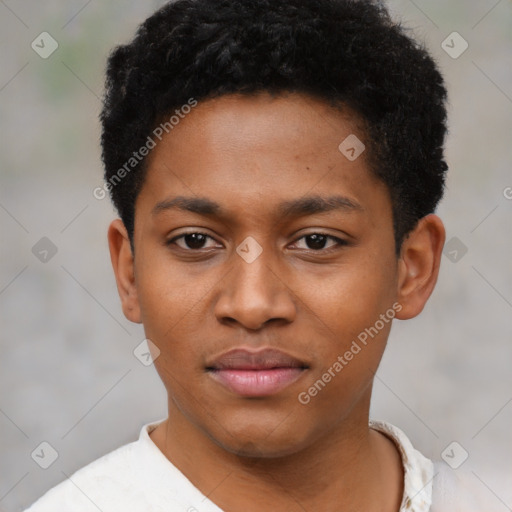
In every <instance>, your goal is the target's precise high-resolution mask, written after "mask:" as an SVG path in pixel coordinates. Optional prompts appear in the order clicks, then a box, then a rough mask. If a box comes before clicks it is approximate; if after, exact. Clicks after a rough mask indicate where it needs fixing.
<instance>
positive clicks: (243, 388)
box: [206, 349, 308, 397]
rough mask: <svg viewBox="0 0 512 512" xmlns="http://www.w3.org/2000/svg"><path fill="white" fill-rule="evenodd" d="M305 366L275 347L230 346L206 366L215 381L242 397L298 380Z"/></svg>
mask: <svg viewBox="0 0 512 512" xmlns="http://www.w3.org/2000/svg"><path fill="white" fill-rule="evenodd" d="M307 369H308V365H307V364H306V363H305V362H303V361H300V360H299V359H297V358H295V357H292V356H290V355H289V354H286V353H285V352H281V351H280V350H276V349H264V350H258V351H253V350H248V349H234V350H230V351H229V352H226V353H225V354H223V355H221V356H220V357H219V358H217V359H215V360H214V361H212V362H211V363H209V364H208V365H207V366H206V371H207V373H208V374H209V375H210V376H211V377H212V378H213V379H214V380H215V381H216V382H218V383H220V384H221V385H223V386H224V387H225V388H227V389H228V390H230V391H231V392H233V393H235V394H237V395H240V396H246V397H263V396H269V395H273V394H276V393H278V392H279V391H281V390H283V389H284V388H286V387H288V386H289V385H291V384H292V383H294V382H295V381H296V380H298V379H299V378H300V377H301V376H302V374H303V373H304V372H305V371H306V370H307Z"/></svg>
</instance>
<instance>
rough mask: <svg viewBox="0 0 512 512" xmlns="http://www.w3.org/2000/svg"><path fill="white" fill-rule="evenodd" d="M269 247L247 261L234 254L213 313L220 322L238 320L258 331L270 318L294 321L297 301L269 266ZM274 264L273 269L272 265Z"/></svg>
mask: <svg viewBox="0 0 512 512" xmlns="http://www.w3.org/2000/svg"><path fill="white" fill-rule="evenodd" d="M268 252H269V250H264V251H263V252H262V254H261V255H260V256H259V257H258V258H257V259H256V260H254V261H252V262H250V263H249V262H247V261H245V260H244V259H243V258H241V257H240V256H239V255H238V254H236V253H235V254H233V257H232V258H233V267H232V270H231V271H230V272H228V274H227V275H226V276H225V279H224V280H223V282H222V283H221V284H220V286H221V292H220V295H219V298H218V300H217V302H216V304H215V316H216V317H217V319H218V320H219V321H220V322H222V323H232V324H233V323H237V324H240V325H242V326H243V327H244V328H246V329H249V330H259V329H261V328H262V327H263V326H264V325H265V324H267V323H270V321H280V322H282V323H290V322H293V320H294V319H295V316H296V302H295V301H294V300H293V299H294V296H293V292H292V290H290V288H289V287H288V286H287V284H286V283H285V282H284V276H283V275H279V274H280V273H279V270H278V266H277V265H275V264H274V265H272V266H271V263H272V262H271V258H269V257H267V255H266V253H267V254H268ZM272 267H273V268H272Z"/></svg>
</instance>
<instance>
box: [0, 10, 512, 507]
mask: <svg viewBox="0 0 512 512" xmlns="http://www.w3.org/2000/svg"><path fill="white" fill-rule="evenodd" d="M162 3H163V2H160V1H153V2H149V1H148V2H112V1H103V2H100V1H98V0H90V1H88V2H87V1H84V0H72V1H70V0H67V1H66V2H64V1H63V0H52V1H45V2H28V1H26V0H4V1H0V58H1V65H0V130H1V137H0V150H1V189H0V226H1V243H0V251H1V254H0V258H1V259H0V261H1V271H0V301H1V310H0V311H1V313H0V314H1V318H0V325H1V329H0V344H1V345H0V347H1V352H0V353H1V358H0V365H1V366H0V390H1V396H0V432H1V437H0V439H1V444H0V464H1V470H0V510H5V511H14V510H21V509H22V508H23V507H25V506H27V505H28V504H29V503H31V502H32V501H33V500H35V499H36V498H37V497H38V496H40V495H41V494H42V493H43V491H45V490H47V489H48V488H50V487H51V486H53V485H55V484H57V483H58V482H60V481H61V480H63V479H64V478H66V475H70V474H71V473H72V472H73V471H75V470H76V469H78V468H79V467H82V466H83V465H85V464H86V463H88V462H90V461H92V460H93V459H95V458H97V457H99V456H100V455H103V454H105V453H106V452H108V451H110V450H112V449H114V448H116V447H118V446H120V445H121V444H124V443H126V442H129V441H131V440H134V439H136V437H137V436H138V432H139V429H140V427H141V426H142V425H143V424H144V423H147V422H149V421H152V420H156V419H160V418H163V417H164V416H165V414H166V407H165V404H166V397H165V394H164V389H163V386H162V385H161V384H160V381H159V379H158V377H157V375H156V372H155V371H154V369H153V367H151V366H150V367H145V366H143V365H142V364H141V363H140V362H139V361H138V360H137V359H136V358H135V357H134V355H133V353H132V352H133V350H134V348H135V347H137V346H138V345H139V343H140V342H141V341H142V340H143V338H144V335H143V331H142V328H141V327H140V326H137V325H133V324H131V323H129V322H128V321H127V320H126V319H125V318H124V317H123V314H122V312H121V308H120V305H119V300H118V296H117V291H116V287H115V281H114V277H113V273H112V270H111V266H110V259H109V254H108V247H107V241H106V229H107V226H108V223H109V221H110V220H111V219H112V218H113V217H114V212H113V210H112V207H111V206H110V204H109V202H108V200H107V199H105V200H103V201H98V200H96V199H95V198H94V197H93V193H92V191H93V189H94V188H95V187H97V186H101V184H102V169H101V164H100V158H99V147H98V137H99V126H98V121H97V116H98V113H99V109H100V101H99V98H100V97H101V93H102V84H103V68H104V63H105V56H106V55H107V53H108V51H109V49H110V48H111V47H112V46H113V45H115V44H117V43H120V42H124V41H126V40H127V39H128V38H129V37H130V35H131V34H132V33H133V31H134V29H135V28H136V26H137V25H138V23H140V22H141V21H142V20H143V19H144V18H145V17H146V16H147V15H149V14H150V13H151V12H152V10H153V9H154V8H156V7H158V6H160V5H162ZM389 5H390V7H391V9H392V11H393V12H394V13H395V14H396V15H398V16H400V17H401V18H403V19H404V23H405V25H406V26H407V27H410V28H411V29H412V30H413V31H414V34H415V35H416V37H417V38H419V39H420V40H421V41H424V42H425V43H426V44H427V46H428V47H429V48H430V50H431V52H432V54H433V55H434V57H435V58H436V60H437V62H438V63H439V65H440V67H441V69H442V71H443V73H444V75H445V77H446V80H447V84H448V87H449V90H450V134H449V138H448V142H447V158H448V163H449V165H450V173H449V179H448V186H447V191H446V196H445V199H444V200H443V203H442V205H441V206H440V208H439V210H438V213H439V214H440V215H441V217H442V218H443V220H444V221H445V225H446V228H447V232H448V240H450V239H451V238H452V237H456V239H455V240H453V241H452V242H450V244H454V245H450V246H449V247H450V252H451V251H453V249H454V248H455V249H456V250H457V251H458V252H457V257H458V260H457V261H452V260H453V256H454V255H455V254H454V253H453V252H452V254H451V255H450V254H448V255H447V256H443V262H442V269H441V276H440V282H439V284H438V286H437V289H436V291H435V292H434V294H433V296H432V298H431V300H430V302H429V304H428V306H427V307H426V309H425V310H424V312H423V313H422V314H421V315H420V316H419V317H418V318H416V319H414V320H411V321H408V322H395V324H394V327H393V331H392V335H391V339H390V344H389V347H388V350H387V352H386V355H385V357H384V360H383V362H382V366H381V368H380V370H379V373H378V378H377V379H376V384H375V395H374V403H373V411H372V416H373V417H374V418H376V419H384V420H388V421H391V422H393V423H395V424H397V425H399V426H400V427H401V428H402V429H403V430H405V432H406V433H407V434H408V435H409V437H410V438H411V440H412V441H413V443H414V444H415V445H416V446H417V447H418V448H419V449H420V450H421V451H423V452H424V453H425V454H426V455H427V456H429V457H432V458H435V459H439V458H440V456H441V452H442V451H443V450H444V449H445V448H446V447H447V446H448V445H449V444H450V443H451V442H452V441H457V442H458V443H460V445H462V446H463V447H464V449H465V450H467V451H468V452H469V458H468V460H467V461H466V462H465V463H464V464H463V466H462V467H461V469H462V468H464V469H467V470H469V471H472V478H473V479H474V485H475V486H477V487H481V488H482V489H485V490H486V491H485V492H488V493H489V498H490V500H491V501H492V502H493V503H495V506H496V510H511V508H510V507H512V486H510V478H511V474H512V471H511V470H512V462H511V460H512V442H511V434H510V432H511V423H512V404H511V401H512V385H511V384H512V373H511V371H510V364H511V362H512V358H511V356H512V348H511V341H512V314H511V313H512V309H511V308H512V271H511V256H510V255H511V249H512V236H511V226H512V222H511V219H512V200H510V199H507V197H506V195H508V196H509V197H512V189H507V187H512V173H511V163H512V154H511V127H512V123H511V121H512V65H511V55H512V41H511V34H512V2H511V1H510V0H501V1H497V0H479V1H471V2H468V1H462V0H460V1H445V0H428V1H426V0H425V1H421V0H415V1H414V2H413V1H412V0H411V1H410V0H393V1H391V2H389ZM43 31H47V32H49V33H50V34H51V35H52V36H53V37H54V38H55V39H56V40H57V41H58V43H59V48H58V50H57V51H56V52H55V53H54V54H53V55H51V56H50V57H49V58H48V59H42V58H41V57H39V56H38V55H37V54H36V53H35V52H34V51H33V50H32V48H31V42H32V41H33V40H34V39H36V37H37V36H38V35H39V34H40V33H41V32H43ZM453 31H457V32H459V33H460V34H461V35H462V36H463V38H464V39H465V40H466V41H467V42H468V43H469V48H468V49H467V51H465V52H464V53H463V54H462V55H461V56H460V57H458V58H457V59H453V58H451V57H450V56H449V55H448V54H447V53H446V52H445V51H444V50H443V49H442V47H441V43H442V42H443V41H444V40H445V39H446V38H447V36H448V35H449V34H451V33H452V32H453ZM376 44H378V41H376ZM450 44H451V43H450ZM454 44H455V43H454ZM457 44H458V43H457ZM456 49H457V46H456ZM507 190H509V192H510V193H509V194H506V191H507ZM43 237H48V238H49V239H50V240H51V241H52V243H53V244H55V246H56V247H57V249H58V252H57V253H56V255H55V256H53V257H52V258H51V259H50V260H49V261H48V262H46V263H44V262H42V261H40V260H39V259H38V258H36V256H35V255H34V254H33V252H32V248H33V247H34V245H35V244H36V243H37V242H38V241H39V240H40V239H41V238H43ZM463 247H466V248H467V253H466V254H464V255H462V254H463V253H462V251H461V250H460V249H461V248H463ZM447 252H448V251H447ZM461 256H462V257H461ZM43 441H46V442H48V443H50V444H51V445H52V446H53V447H54V448H55V449H56V450H57V452H58V454H59V457H58V459H57V460H56V462H55V463H54V464H53V465H52V466H50V468H49V469H47V470H44V469H42V468H40V467H39V466H38V465H37V464H36V463H35V462H34V460H33V459H32V458H31V453H32V452H33V450H34V449H35V448H36V447H38V446H39V445H40V443H41V442H43ZM459 455H460V454H457V456H459ZM507 484H508V485H507Z"/></svg>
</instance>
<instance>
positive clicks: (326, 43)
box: [100, 0, 447, 254]
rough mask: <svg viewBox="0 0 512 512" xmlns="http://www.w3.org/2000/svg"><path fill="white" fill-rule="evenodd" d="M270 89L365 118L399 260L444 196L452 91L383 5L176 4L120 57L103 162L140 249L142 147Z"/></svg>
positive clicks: (108, 104) (305, 1)
mask: <svg viewBox="0 0 512 512" xmlns="http://www.w3.org/2000/svg"><path fill="white" fill-rule="evenodd" d="M263 91H267V92H269V93H271V94H273V95H274V94H281V93H286V92H298V93H303V94H308V95H310V96H312V97H314V98H317V99H321V100H323V101H325V102H328V103H329V104H331V105H333V106H338V107H339V108H343V107H345V108H346V107H349V108H350V109H351V110H352V111H354V112H356V114H357V115H358V116H359V117H360V118H361V120H362V121H363V123H364V126H365V130H364V131H365V133H364V136H365V140H364V143H365V145H366V148H367V151H366V158H367V160H368V162H369V166H370V169H371V171H372V172H373V173H374V174H375V175H376V176H377V177H378V178H380V179H381V180H382V181H383V182H384V183H385V184H386V185H387V187H388V189H389V191H390V196H391V202H392V209H393V227H394V235H395V242H396V248H397V254H398V253H399V249H400V247H401V244H402V241H403V240H404V238H405V237H406V235H407V233H409V232H410V231H411V230H412V229H413V228H414V227H415V225H416V224H417V222H418V220H419V219H420V218H422V217H424V216H425V215H427V214H429V213H432V212H433V211H434V210H435V208H436V206H437V203H438V202H439V200H440V199H441V197H442V195H443V189H444V179H445V178H444V177H445V173H446V170H447V164H446V162H445V161H444V156H443V145H444V138H445V133H446V107H445V103H446V89H445V86H444V82H443V77H442V76H441V74H440V72H439V70H438V69H437V66H436V63H435V62H434V60H433V58H432V57H431V56H430V55H429V53H428V51H427V50H426V49H425V47H424V46H423V45H422V44H420V43H419V42H417V41H415V40H414V39H413V38H412V37H409V36H408V35H407V34H406V29H405V28H404V27H403V26H402V24H401V23H400V22H394V21H393V20H392V19H391V16H390V14H389V12H388V10H387V9H386V7H385V6H384V4H383V3H382V2H379V1H377V0H175V1H172V2H169V3H167V4H165V5H164V6H163V7H162V8H161V9H159V10H158V11H156V12H155V13H154V14H153V15H152V16H151V17H149V18H148V19H147V20H146V21H145V22H144V23H143V24H142V25H141V26H140V27H139V29H138V31H137V34H136V35H135V37H134V39H133V40H132V41H131V42H130V43H129V44H126V45H122V46H118V47H117V48H115V49H114V50H113V52H112V53H111V55H110V57H109V59H108V64H107V73H106V91H105V96H104V103H103V109H102V112H101V116H100V117H101V121H102V128H103V129H102V138H101V143H102V157H103V162H104V165H105V180H106V183H107V185H108V190H109V191H110V194H111V198H112V201H113V203H114V206H115V207H116V209H117V211H118V213H119V215H120V217H121V219H122V221H123V222H124V225H125V227H126V228H127V231H128V234H129V236H130V241H131V242H132V247H133V233H134V220H135V201H136V199H137V195H138V193H139V192H140V190H141V188H142V185H143V183H144V176H145V170H146V168H147V165H146V164H147V157H144V158H142V157H141V156H140V155H138V154H137V159H134V158H133V156H134V151H136V150H137V149H138V148H141V147H144V146H145V145H148V141H149V139H148V137H149V136H151V134H152V133H153V131H154V130H155V128H156V127H157V126H158V125H159V123H162V121H163V120H164V119H166V116H167V118H169V116H171V115H172V114H173V113H174V112H175V111H176V109H181V108H182V107H183V106H184V105H187V104H190V102H191V99H193V101H201V100H205V99H209V98H214V97H219V96H222V95H227V94H236V93H238V94H245V95H251V94H255V93H258V92H263ZM168 124H169V123H168ZM340 142H341V140H340ZM127 162H130V165H129V166H127ZM132 164H133V165H132ZM123 169H124V172H123V171H122V170H123ZM121 178H122V179H121Z"/></svg>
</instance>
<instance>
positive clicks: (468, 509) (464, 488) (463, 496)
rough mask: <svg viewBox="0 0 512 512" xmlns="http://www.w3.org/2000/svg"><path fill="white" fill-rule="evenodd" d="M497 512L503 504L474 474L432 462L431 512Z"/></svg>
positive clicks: (501, 508) (442, 463)
mask: <svg viewBox="0 0 512 512" xmlns="http://www.w3.org/2000/svg"><path fill="white" fill-rule="evenodd" d="M483 510H485V512H494V511H496V512H499V511H501V510H503V504H502V503H501V502H500V501H499V500H498V499H497V498H496V497H495V496H493V494H492V493H491V492H490V491H489V490H488V489H486V488H485V486H484V485H483V484H482V482H481V481H479V480H478V478H477V477H476V476H475V474H474V473H472V472H469V471H463V470H461V469H457V470H454V469H451V468H450V467H449V466H448V465H447V464H446V463H444V462H434V480H433V492H432V508H431V512H482V511H483Z"/></svg>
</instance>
